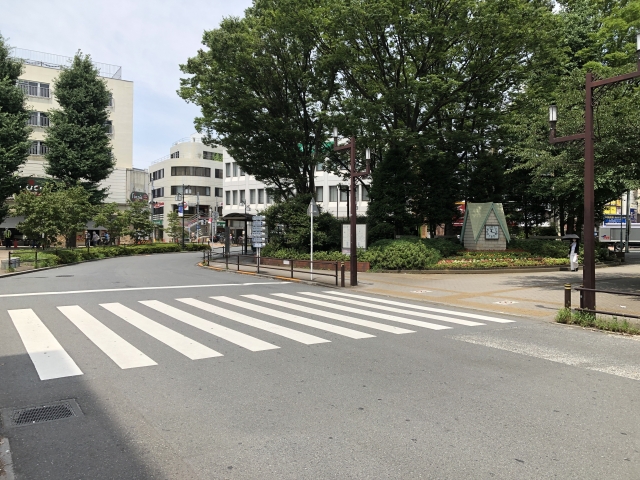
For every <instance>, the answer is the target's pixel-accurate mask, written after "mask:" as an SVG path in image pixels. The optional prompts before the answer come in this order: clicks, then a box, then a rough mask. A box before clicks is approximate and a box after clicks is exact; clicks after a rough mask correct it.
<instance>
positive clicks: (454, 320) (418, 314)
mask: <svg viewBox="0 0 640 480" xmlns="http://www.w3.org/2000/svg"><path fill="white" fill-rule="evenodd" d="M300 293H302V294H303V295H311V296H313V297H318V298H326V299H327V300H334V301H335V300H337V301H339V302H346V303H348V304H349V305H360V306H363V307H369V308H377V309H378V310H384V311H385V312H393V313H401V314H403V315H413V316H416V317H421V318H428V319H430V320H440V321H441V322H449V323H457V324H458V325H466V326H467V327H477V326H478V325H484V323H479V322H471V321H469V320H460V319H458V318H451V317H445V316H442V315H432V314H430V313H422V312H413V311H411V310H406V309H403V308H395V307H387V306H386V305H376V304H375V303H373V304H372V303H370V302H359V301H357V300H353V299H352V298H342V297H336V296H335V295H322V294H319V293H311V292H300ZM361 298H366V299H367V300H374V299H372V298H369V297H361ZM400 305H403V304H400ZM403 306H405V305H403Z"/></svg>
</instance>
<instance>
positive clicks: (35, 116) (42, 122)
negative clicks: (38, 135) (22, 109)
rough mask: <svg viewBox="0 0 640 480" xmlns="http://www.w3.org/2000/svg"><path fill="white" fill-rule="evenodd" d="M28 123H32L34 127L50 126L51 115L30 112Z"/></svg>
mask: <svg viewBox="0 0 640 480" xmlns="http://www.w3.org/2000/svg"><path fill="white" fill-rule="evenodd" d="M27 125H31V126H33V127H48V126H49V116H48V115H47V114H46V113H42V112H30V114H29V120H27Z"/></svg>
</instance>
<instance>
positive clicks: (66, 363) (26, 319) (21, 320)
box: [9, 308, 82, 380]
mask: <svg viewBox="0 0 640 480" xmlns="http://www.w3.org/2000/svg"><path fill="white" fill-rule="evenodd" d="M9 316H10V317H11V321H12V322H13V325H14V326H15V327H16V330H17V331H18V335H20V339H21V340H22V343H23V344H24V348H25V349H26V350H27V353H28V354H29V357H30V358H31V361H32V362H33V365H34V367H36V371H37V372H38V376H39V377H40V380H51V379H54V378H62V377H73V376H75V375H82V370H80V368H79V367H78V365H76V362H74V361H73V359H72V358H71V357H70V356H69V354H68V353H67V352H66V351H65V350H64V348H62V345H60V343H58V340H56V338H55V337H54V336H53V334H52V333H51V331H50V330H49V329H48V328H47V327H46V326H45V324H44V323H42V320H40V318H38V316H37V315H36V313H35V312H34V311H33V310H31V309H30V308H25V309H21V310H9Z"/></svg>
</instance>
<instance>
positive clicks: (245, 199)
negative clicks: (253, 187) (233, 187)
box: [240, 190, 247, 203]
mask: <svg viewBox="0 0 640 480" xmlns="http://www.w3.org/2000/svg"><path fill="white" fill-rule="evenodd" d="M246 202H247V198H246V197H245V191H244V190H240V203H246Z"/></svg>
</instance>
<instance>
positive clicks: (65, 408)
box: [2, 400, 82, 427]
mask: <svg viewBox="0 0 640 480" xmlns="http://www.w3.org/2000/svg"><path fill="white" fill-rule="evenodd" d="M80 415H82V411H81V410H80V406H79V405H78V403H77V402H76V401H75V400H62V401H60V402H53V403H49V404H47V405H38V406H32V407H25V408H7V409H5V410H3V411H2V423H3V424H4V425H5V426H6V427H21V426H26V425H34V424H36V423H44V422H51V421H54V420H62V419H64V418H70V417H77V416H80Z"/></svg>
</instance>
